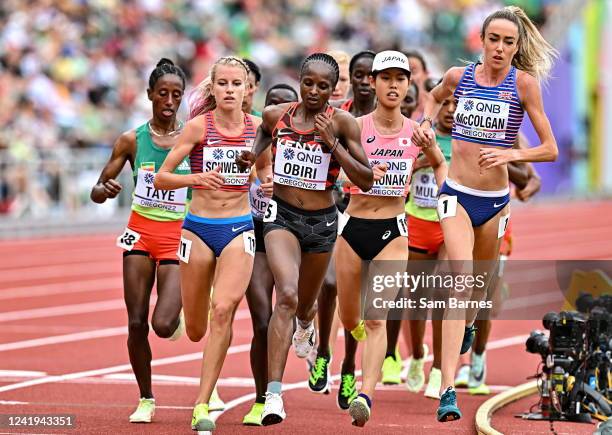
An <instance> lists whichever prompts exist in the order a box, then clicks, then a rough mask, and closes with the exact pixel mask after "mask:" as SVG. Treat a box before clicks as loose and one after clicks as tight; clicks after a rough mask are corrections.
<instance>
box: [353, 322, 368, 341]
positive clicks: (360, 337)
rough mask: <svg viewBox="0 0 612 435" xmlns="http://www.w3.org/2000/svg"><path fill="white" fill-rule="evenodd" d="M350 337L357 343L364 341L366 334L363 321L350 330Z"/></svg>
mask: <svg viewBox="0 0 612 435" xmlns="http://www.w3.org/2000/svg"><path fill="white" fill-rule="evenodd" d="M351 335H352V336H353V338H354V339H355V340H357V341H365V339H366V338H368V334H367V332H366V329H365V323H364V321H363V320H360V321H359V324H358V325H357V326H355V328H354V329H352V330H351Z"/></svg>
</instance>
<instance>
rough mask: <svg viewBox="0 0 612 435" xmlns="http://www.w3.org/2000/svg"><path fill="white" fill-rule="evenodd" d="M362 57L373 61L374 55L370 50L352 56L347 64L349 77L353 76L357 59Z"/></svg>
mask: <svg viewBox="0 0 612 435" xmlns="http://www.w3.org/2000/svg"><path fill="white" fill-rule="evenodd" d="M362 57H371V58H372V60H374V57H376V53H374V52H373V51H372V50H364V51H360V52H359V53H357V54H356V55H354V56H353V57H352V58H351V61H350V63H349V75H351V76H352V75H353V70H354V69H355V64H356V63H357V61H358V60H359V58H362Z"/></svg>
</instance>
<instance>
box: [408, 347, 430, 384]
mask: <svg viewBox="0 0 612 435" xmlns="http://www.w3.org/2000/svg"><path fill="white" fill-rule="evenodd" d="M428 353H429V348H428V347H427V345H426V344H423V358H421V359H415V358H412V357H411V358H410V363H409V366H408V376H407V377H406V388H408V391H410V392H412V393H418V392H419V391H421V388H423V385H425V371H424V370H423V366H424V365H425V358H427V354H428Z"/></svg>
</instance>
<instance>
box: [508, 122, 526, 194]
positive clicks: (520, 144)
mask: <svg viewBox="0 0 612 435" xmlns="http://www.w3.org/2000/svg"><path fill="white" fill-rule="evenodd" d="M513 148H514V149H519V148H527V139H526V138H525V136H524V135H523V134H522V133H519V134H518V136H517V138H516V141H515V143H514V147H513ZM527 165H529V163H522V162H510V163H508V178H510V182H511V183H512V184H514V185H515V186H516V187H518V188H519V189H524V188H525V186H526V185H527V181H528V179H529V173H528V168H527Z"/></svg>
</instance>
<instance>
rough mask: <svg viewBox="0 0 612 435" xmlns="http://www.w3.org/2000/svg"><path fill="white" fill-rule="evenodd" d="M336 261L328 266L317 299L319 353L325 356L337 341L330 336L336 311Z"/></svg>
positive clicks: (327, 355) (328, 354)
mask: <svg viewBox="0 0 612 435" xmlns="http://www.w3.org/2000/svg"><path fill="white" fill-rule="evenodd" d="M334 263H335V262H334V261H333V260H332V261H330V263H329V267H328V268H327V273H326V274H325V279H324V280H323V285H322V286H321V293H320V294H319V298H318V299H317V302H318V303H317V305H318V307H317V314H318V318H319V347H318V349H317V355H318V356H323V357H329V356H330V354H331V349H332V346H331V345H330V340H331V344H332V345H333V343H335V341H336V337H330V333H331V330H332V324H333V322H334V313H335V311H336V295H337V288H336V267H335V264H334Z"/></svg>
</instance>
